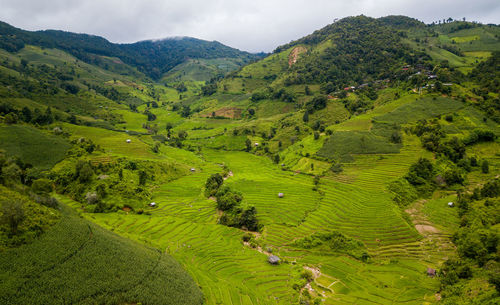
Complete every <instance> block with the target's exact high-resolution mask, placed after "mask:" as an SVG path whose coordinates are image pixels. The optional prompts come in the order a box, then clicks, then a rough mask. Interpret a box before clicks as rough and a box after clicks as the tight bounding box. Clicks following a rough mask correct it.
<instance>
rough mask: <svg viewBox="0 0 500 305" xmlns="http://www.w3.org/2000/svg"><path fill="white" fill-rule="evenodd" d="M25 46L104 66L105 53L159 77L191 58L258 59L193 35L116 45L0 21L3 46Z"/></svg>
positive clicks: (9, 48)
mask: <svg viewBox="0 0 500 305" xmlns="http://www.w3.org/2000/svg"><path fill="white" fill-rule="evenodd" d="M25 45H36V46H40V47H44V48H56V49H61V50H64V51H66V52H68V53H70V54H72V55H74V56H75V57H76V58H78V59H80V60H82V61H84V62H87V63H91V64H95V65H98V66H101V67H105V61H104V60H103V59H102V56H108V57H116V58H119V59H120V60H122V61H123V62H124V63H126V64H129V65H131V66H134V67H136V68H137V69H138V70H139V71H141V72H143V73H144V74H146V75H148V76H150V77H151V78H153V79H159V78H160V77H161V76H162V75H163V74H164V73H166V72H168V71H169V70H170V69H172V68H173V67H175V66H177V65H179V64H181V63H183V62H185V61H186V60H188V59H196V58H199V59H215V58H236V59H241V60H242V62H243V63H248V62H250V61H252V60H255V59H257V58H259V56H258V55H254V54H250V53H248V52H242V51H239V50H237V49H234V48H231V47H228V46H225V45H223V44H221V43H219V42H217V41H205V40H200V39H196V38H191V37H179V38H166V39H161V40H154V41H153V40H146V41H140V42H136V43H132V44H115V43H111V42H109V41H108V40H106V39H104V38H102V37H99V36H93V35H86V34H76V33H71V32H64V31H55V30H46V31H36V32H30V31H24V30H21V29H17V28H15V27H12V26H10V25H9V24H7V23H4V22H0V48H2V49H5V50H7V51H10V52H15V51H19V50H20V49H22V48H23V47H24V46H25Z"/></svg>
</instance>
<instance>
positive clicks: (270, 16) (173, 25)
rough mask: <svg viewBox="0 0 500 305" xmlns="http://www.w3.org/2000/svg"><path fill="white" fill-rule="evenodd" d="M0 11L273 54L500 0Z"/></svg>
mask: <svg viewBox="0 0 500 305" xmlns="http://www.w3.org/2000/svg"><path fill="white" fill-rule="evenodd" d="M0 7H1V10H0V19H1V20H2V21H5V22H8V23H10V24H12V25H14V26H16V27H20V28H23V29H28V30H40V29H60V30H66V31H72V32H78V33H89V34H95V35H100V36H104V37H105V38H107V39H109V40H110V41H113V42H135V41H138V40H144V39H153V38H162V37H168V36H192V37H196V38H201V39H206V40H218V41H220V42H222V43H224V44H227V45H230V46H232V47H236V48H239V49H242V50H247V51H252V52H258V51H272V50H273V49H274V48H275V47H277V46H278V45H280V44H283V43H286V42H289V41H290V40H294V39H298V38H300V37H302V36H304V35H307V34H309V33H311V32H313V31H314V30H317V29H319V28H321V27H323V26H325V25H327V24H329V23H331V22H332V21H333V19H334V18H342V17H346V16H353V15H360V14H364V15H367V16H373V17H380V16H386V15H391V14H397V15H408V16H411V17H414V18H417V19H420V20H423V21H425V22H432V21H434V20H438V19H443V18H448V17H452V18H457V19H461V18H462V17H466V18H467V19H468V20H476V21H480V22H483V23H499V21H500V20H499V19H500V1H498V0H476V1H471V0H438V1H436V0H377V1H376V0H351V1H345V0H343V1H339V0H274V1H273V0H253V1H248V0H245V1H241V0H204V1H201V0H142V1H141V0H44V1H40V0H0Z"/></svg>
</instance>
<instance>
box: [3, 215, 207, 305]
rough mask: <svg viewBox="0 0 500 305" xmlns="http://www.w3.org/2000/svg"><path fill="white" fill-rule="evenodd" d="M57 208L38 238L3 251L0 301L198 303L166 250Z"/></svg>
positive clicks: (197, 296)
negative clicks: (58, 214) (58, 217)
mask: <svg viewBox="0 0 500 305" xmlns="http://www.w3.org/2000/svg"><path fill="white" fill-rule="evenodd" d="M62 213H63V217H62V219H61V220H60V221H59V223H58V224H56V225H55V226H54V227H52V228H51V229H50V230H49V231H48V232H47V233H45V234H44V235H42V236H41V237H40V238H39V239H38V240H36V241H35V242H33V243H31V244H29V245H25V246H21V247H19V248H16V249H10V250H6V251H4V252H3V253H2V255H1V258H0V268H1V269H2V270H3V272H2V276H0V287H1V290H2V291H3V292H2V295H1V296H0V299H1V302H2V304H41V303H44V304H49V303H50V304H66V303H71V304H96V303H100V304H125V303H127V304H131V303H142V304H202V303H203V297H202V295H201V293H200V291H199V289H198V287H197V286H196V284H195V283H194V282H193V281H192V279H191V278H190V277H189V276H188V275H187V273H186V272H185V271H184V270H183V269H182V267H181V266H180V265H179V264H178V263H177V262H175V261H174V260H173V259H172V258H171V257H170V256H169V255H167V254H164V253H161V252H159V251H157V250H155V249H151V248H146V247H144V246H141V245H139V244H137V243H135V242H132V241H129V240H127V239H125V238H122V237H118V236H117V235H116V234H113V233H111V232H109V231H106V230H103V229H102V228H100V227H98V226H96V225H94V224H92V223H90V222H88V221H86V220H83V219H81V218H79V217H78V216H77V215H76V214H75V213H74V212H72V211H70V210H68V208H67V207H64V206H63V208H62Z"/></svg>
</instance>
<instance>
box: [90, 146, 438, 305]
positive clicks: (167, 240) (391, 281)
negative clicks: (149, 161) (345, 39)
mask: <svg viewBox="0 0 500 305" xmlns="http://www.w3.org/2000/svg"><path fill="white" fill-rule="evenodd" d="M173 152H175V151H173ZM413 153H414V152H412V151H410V150H408V151H407V153H406V154H405V152H404V149H403V153H402V154H401V155H400V156H399V157H400V158H401V163H400V164H399V163H397V164H395V165H394V166H393V167H390V166H388V164H387V162H386V163H384V162H383V161H384V160H380V161H382V162H376V163H375V166H373V167H371V168H369V167H367V168H366V169H363V167H362V163H361V162H360V163H357V162H356V163H355V164H356V166H358V168H355V167H354V166H353V167H352V168H351V169H350V170H352V171H354V170H357V171H358V172H359V173H362V174H360V175H358V176H357V177H358V178H357V179H358V180H354V182H353V183H345V182H342V181H339V179H337V178H336V177H325V178H322V179H321V181H320V184H319V186H318V189H317V190H313V186H314V185H313V177H312V176H309V175H303V174H295V173H293V172H289V171H282V170H281V169H280V168H279V166H278V165H275V164H273V163H272V162H271V161H270V160H269V159H267V158H263V157H259V156H255V155H253V154H248V153H245V152H224V153H223V154H221V153H220V152H219V151H216V150H204V151H202V156H201V158H199V157H197V156H195V155H194V154H193V155H192V156H190V157H189V156H188V155H186V156H185V157H186V158H188V157H189V158H191V161H192V162H195V161H196V160H197V161H198V162H199V163H198V167H196V171H195V172H194V173H191V174H190V175H187V176H184V177H182V178H180V179H178V180H175V181H172V182H170V183H166V184H164V185H162V186H161V187H160V188H158V189H157V190H156V191H155V193H154V197H153V201H155V202H156V203H157V205H158V207H157V208H154V209H150V210H148V212H149V213H150V215H146V214H148V213H146V214H143V215H137V214H127V213H125V212H120V213H113V214H92V215H91V216H89V214H87V215H86V216H88V217H91V218H92V219H93V221H95V222H97V223H99V224H101V225H102V226H104V227H106V228H109V229H111V230H113V231H114V232H117V233H119V234H122V235H124V236H127V237H129V238H132V239H135V240H139V241H142V242H144V243H146V244H149V245H151V246H154V247H158V248H160V249H162V250H164V251H165V252H167V253H170V254H171V255H173V256H174V257H175V258H176V259H177V260H179V261H180V262H181V264H183V265H184V267H185V268H186V269H187V270H188V271H189V273H190V274H191V275H192V276H193V277H194V278H195V280H196V281H197V282H198V284H199V285H200V286H201V287H202V290H203V293H204V295H205V298H206V303H207V304H290V303H291V302H292V301H296V300H297V299H298V297H299V296H298V293H297V291H296V290H294V289H293V288H292V285H293V283H294V281H296V280H297V279H298V276H297V274H298V272H300V270H302V266H304V265H307V266H312V267H315V268H318V269H319V270H320V272H321V275H320V276H319V277H318V278H317V279H316V281H315V282H314V283H313V289H315V291H316V292H317V293H319V294H320V295H322V298H324V299H325V302H324V304H352V303H355V304H394V303H397V304H421V303H422V296H424V295H426V296H427V297H426V298H429V300H431V301H432V300H433V295H432V292H433V291H435V289H436V285H437V283H438V282H437V280H434V279H430V278H427V277H426V276H425V274H424V273H425V272H424V271H425V268H426V267H427V266H432V264H431V263H430V262H429V259H430V258H434V257H435V255H439V254H434V253H435V251H434V249H433V248H432V245H428V246H425V245H424V243H423V242H422V240H421V239H422V237H421V235H420V234H418V232H417V231H416V230H415V229H414V228H413V227H412V226H411V225H410V224H408V223H407V222H406V221H405V220H404V219H403V217H402V216H401V212H400V211H399V210H398V209H397V208H396V207H395V206H394V205H393V204H392V202H391V199H390V196H389V194H388V193H385V192H383V191H375V188H376V187H379V186H380V185H382V184H383V183H385V182H386V181H387V180H388V179H387V178H386V179H382V177H383V175H384V170H383V168H384V167H387V170H386V175H387V173H389V176H391V177H397V176H398V175H402V173H403V172H404V171H405V170H406V168H407V166H408V164H409V162H410V159H411V160H413V158H416V156H413V157H412V158H410V156H411V155H412V154H413ZM201 160H203V161H201ZM369 162H370V161H369V160H367V162H366V163H367V164H368V163H369ZM221 164H225V165H226V166H228V167H229V168H230V170H231V171H232V172H233V176H232V177H229V178H228V179H227V180H226V181H225V183H226V184H227V185H229V186H231V187H232V188H234V189H235V190H238V191H240V192H241V193H242V194H243V196H244V201H245V202H247V203H249V204H253V205H255V206H256V207H257V212H258V217H259V219H260V221H261V222H262V223H263V224H264V226H265V229H264V231H263V232H262V235H261V236H260V244H261V245H262V246H263V248H264V249H266V248H272V249H273V253H275V254H277V255H278V256H280V257H281V258H282V259H284V260H286V261H287V262H289V263H284V264H281V265H278V266H272V265H270V264H268V263H267V261H266V259H267V256H266V254H264V253H261V252H259V251H257V250H256V249H251V248H250V247H248V246H245V245H243V243H242V242H241V237H242V235H243V233H244V232H243V231H241V230H239V229H235V228H229V227H225V226H222V225H218V224H217V223H216V222H217V214H216V210H215V202H214V201H212V200H210V199H206V198H205V197H204V196H203V186H204V183H205V181H206V178H207V177H208V176H209V175H210V174H212V173H215V172H220V171H221ZM365 171H366V172H367V173H365ZM370 171H371V174H369V173H370ZM360 177H361V178H363V177H364V178H363V179H361V178H360ZM379 180H382V181H379ZM369 181H372V186H373V189H371V187H370V185H368V182H369ZM379 189H380V188H379ZM279 192H282V193H284V194H285V196H284V197H283V198H278V196H277V194H278V193H279ZM329 230H339V231H341V232H343V233H344V234H346V235H348V236H351V237H354V238H356V239H358V240H360V241H362V242H363V243H364V244H365V245H366V247H367V249H368V252H369V253H370V255H371V256H372V261H371V262H370V263H362V262H360V261H358V260H355V259H353V258H351V257H350V256H346V255H339V254H335V255H333V254H331V253H330V254H328V253H320V252H317V251H314V250H305V249H299V248H294V247H292V246H291V243H292V242H293V241H294V240H295V239H297V238H301V237H305V236H308V235H311V234H313V233H315V232H325V231H329ZM417 283H418V284H417Z"/></svg>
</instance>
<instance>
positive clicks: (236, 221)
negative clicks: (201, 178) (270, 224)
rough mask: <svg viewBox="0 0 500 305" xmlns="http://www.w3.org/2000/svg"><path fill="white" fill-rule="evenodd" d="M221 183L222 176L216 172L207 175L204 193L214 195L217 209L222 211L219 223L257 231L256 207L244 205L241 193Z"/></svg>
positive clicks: (222, 180)
mask: <svg viewBox="0 0 500 305" xmlns="http://www.w3.org/2000/svg"><path fill="white" fill-rule="evenodd" d="M223 183H224V178H223V177H222V175H220V174H218V173H216V174H213V175H211V176H210V177H208V179H207V181H206V183H205V195H206V196H207V197H209V196H215V198H216V201H217V209H218V210H219V211H222V212H223V213H222V215H221V217H220V218H219V223H220V224H223V225H226V226H229V227H237V228H243V229H246V230H250V231H259V230H260V229H261V224H259V220H258V219H257V209H256V208H255V207H254V206H252V205H244V204H243V203H242V201H243V196H242V195H241V193H239V192H237V191H234V190H232V189H231V188H230V187H228V186H224V185H223Z"/></svg>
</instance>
